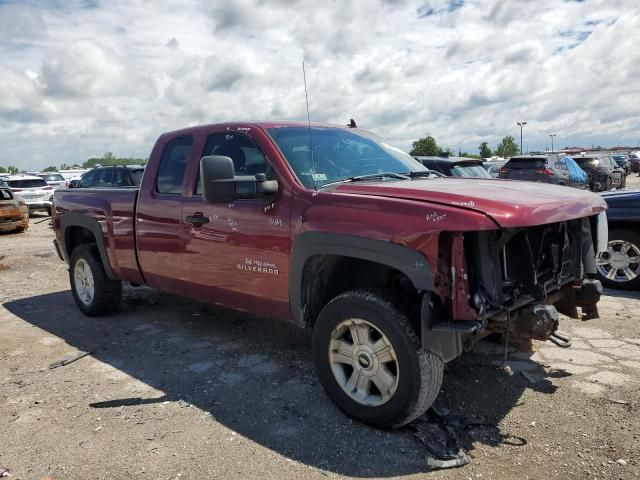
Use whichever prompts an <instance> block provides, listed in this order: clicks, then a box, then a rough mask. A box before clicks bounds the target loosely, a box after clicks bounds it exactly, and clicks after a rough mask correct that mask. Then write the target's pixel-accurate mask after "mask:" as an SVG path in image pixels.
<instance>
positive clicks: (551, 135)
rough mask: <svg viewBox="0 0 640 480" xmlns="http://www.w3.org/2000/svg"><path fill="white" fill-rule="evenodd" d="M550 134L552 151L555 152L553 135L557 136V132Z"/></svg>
mask: <svg viewBox="0 0 640 480" xmlns="http://www.w3.org/2000/svg"><path fill="white" fill-rule="evenodd" d="M549 136H550V137H551V153H553V137H555V136H556V134H555V133H550V134H549Z"/></svg>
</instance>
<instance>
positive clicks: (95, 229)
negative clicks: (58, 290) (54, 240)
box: [60, 213, 115, 280]
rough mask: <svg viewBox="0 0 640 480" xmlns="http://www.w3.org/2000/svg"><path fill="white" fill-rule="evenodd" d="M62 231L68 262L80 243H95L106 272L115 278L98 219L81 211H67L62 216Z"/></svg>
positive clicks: (63, 250) (111, 277) (64, 252)
mask: <svg viewBox="0 0 640 480" xmlns="http://www.w3.org/2000/svg"><path fill="white" fill-rule="evenodd" d="M60 231H61V232H62V238H63V239H64V246H63V248H62V252H63V255H64V256H65V259H66V261H67V263H69V261H70V259H71V253H72V252H73V250H74V249H75V248H76V247H77V246H78V245H82V244H87V243H95V244H96V246H97V248H98V254H99V255H100V261H101V262H102V265H103V266H104V270H105V273H106V274H107V276H108V277H109V278H110V279H112V280H113V279H115V275H114V274H113V271H112V269H111V264H110V263H109V257H108V256H107V250H106V247H105V243H104V234H103V233H102V227H101V226H100V224H99V223H98V221H97V220H95V219H93V218H89V217H87V216H86V215H82V214H79V213H67V214H65V215H64V216H62V217H61V218H60Z"/></svg>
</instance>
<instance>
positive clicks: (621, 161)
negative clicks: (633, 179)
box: [611, 153, 631, 175]
mask: <svg viewBox="0 0 640 480" xmlns="http://www.w3.org/2000/svg"><path fill="white" fill-rule="evenodd" d="M611 158H612V159H613V161H614V162H616V163H617V164H618V166H619V167H620V168H622V169H624V172H625V174H626V175H629V173H631V161H630V160H629V158H630V157H629V155H627V154H626V153H614V154H612V155H611Z"/></svg>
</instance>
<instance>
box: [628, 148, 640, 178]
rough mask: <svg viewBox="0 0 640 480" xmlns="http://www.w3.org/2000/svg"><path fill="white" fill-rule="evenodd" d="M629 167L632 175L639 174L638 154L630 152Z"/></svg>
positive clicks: (639, 153)
mask: <svg viewBox="0 0 640 480" xmlns="http://www.w3.org/2000/svg"><path fill="white" fill-rule="evenodd" d="M629 163H630V165H629V167H630V168H631V171H632V172H633V173H639V172H640V152H631V153H630V154H629Z"/></svg>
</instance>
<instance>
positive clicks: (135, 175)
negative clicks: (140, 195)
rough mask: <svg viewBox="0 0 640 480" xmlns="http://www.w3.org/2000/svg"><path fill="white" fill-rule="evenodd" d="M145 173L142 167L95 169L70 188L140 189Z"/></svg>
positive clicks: (116, 166)
mask: <svg viewBox="0 0 640 480" xmlns="http://www.w3.org/2000/svg"><path fill="white" fill-rule="evenodd" d="M143 172H144V166H142V165H110V166H104V167H95V168H93V169H92V170H89V171H88V172H87V173H85V174H84V175H82V177H81V178H80V181H79V182H78V183H77V185H73V186H72V185H69V188H102V187H138V186H140V181H141V180H142V173H143Z"/></svg>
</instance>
